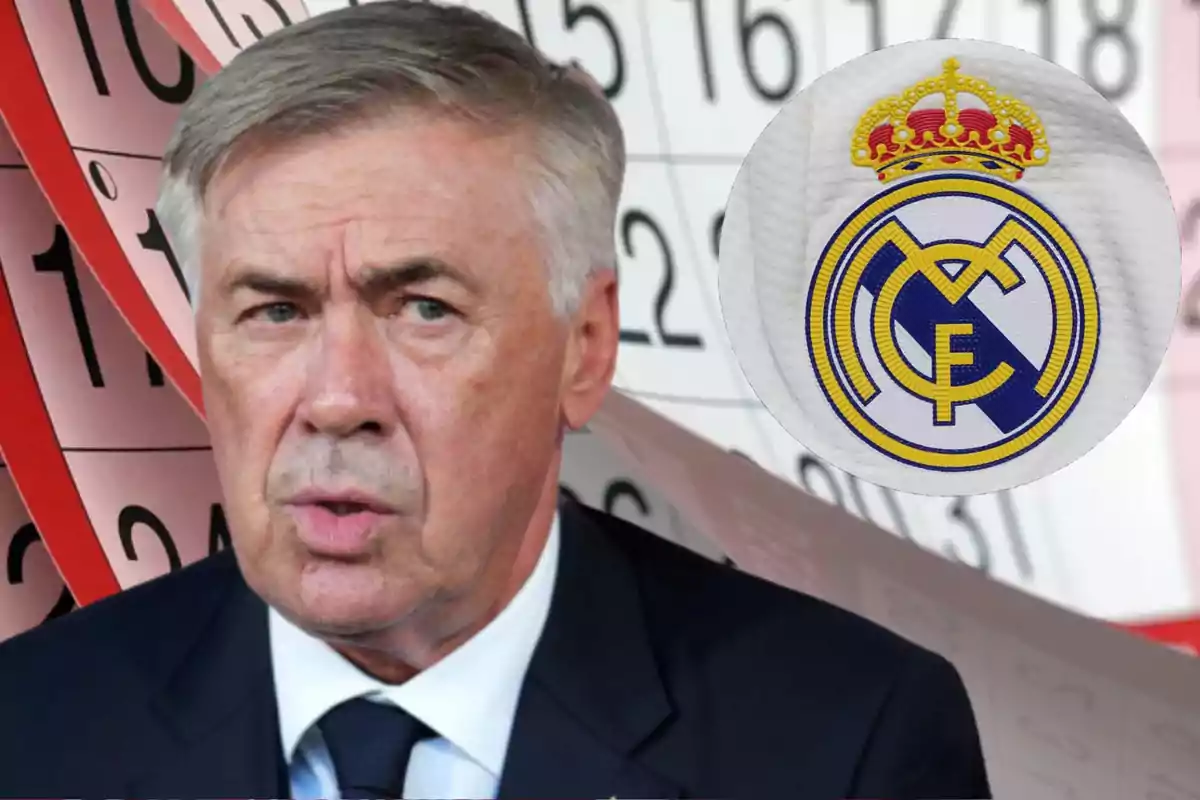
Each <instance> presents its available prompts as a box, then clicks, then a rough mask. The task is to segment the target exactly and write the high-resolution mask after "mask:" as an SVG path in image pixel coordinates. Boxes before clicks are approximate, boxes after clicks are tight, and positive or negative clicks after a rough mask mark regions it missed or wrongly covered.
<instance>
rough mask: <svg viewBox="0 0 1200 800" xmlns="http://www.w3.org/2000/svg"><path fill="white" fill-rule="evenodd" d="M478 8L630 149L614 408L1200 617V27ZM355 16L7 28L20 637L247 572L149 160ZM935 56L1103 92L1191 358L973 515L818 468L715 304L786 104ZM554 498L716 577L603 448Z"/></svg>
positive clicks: (521, 0) (955, 503) (1080, 8)
mask: <svg viewBox="0 0 1200 800" xmlns="http://www.w3.org/2000/svg"><path fill="white" fill-rule="evenodd" d="M467 4H468V5H470V6H471V7H473V8H476V9H478V10H481V11H484V12H486V13H488V14H491V15H492V16H494V17H495V18H496V19H498V20H500V21H501V22H503V23H505V24H507V25H509V26H511V27H512V28H514V29H515V30H518V31H520V32H521V33H522V34H524V35H525V36H526V37H527V38H528V39H529V40H530V41H532V42H534V43H535V44H536V45H537V46H538V47H539V48H541V49H542V50H543V51H544V52H546V53H547V54H548V55H549V56H550V57H552V58H554V59H556V60H561V61H577V62H578V63H579V64H580V65H582V66H583V67H584V68H585V69H587V70H588V71H589V72H590V73H592V74H593V75H594V76H595V77H596V78H597V80H598V81H599V82H600V83H601V84H602V85H603V86H604V87H605V91H606V93H607V94H608V96H609V97H610V98H611V100H612V102H613V104H614V105H615V107H616V109H617V111H618V112H619V114H620V116H621V119H622V121H623V123H624V127H625V132H626V137H627V148H628V152H629V168H628V173H627V181H626V188H625V192H624V196H623V199H622V204H621V212H620V216H619V219H618V225H617V229H616V231H615V235H616V242H617V247H618V252H619V255H620V259H621V260H620V281H621V290H620V292H621V298H620V299H621V309H622V318H623V319H622V324H623V332H622V343H621V351H620V361H619V366H618V376H617V386H618V388H619V389H620V390H621V391H622V392H624V393H626V394H627V395H628V396H630V397H632V398H634V399H635V400H637V401H639V402H640V403H642V404H644V405H646V406H648V407H649V408H651V409H652V410H654V411H656V412H658V413H660V414H662V415H664V416H666V417H668V418H670V419H671V420H673V421H675V422H676V423H678V424H680V425H682V426H683V427H685V428H687V429H689V430H690V431H692V432H694V433H696V434H698V435H699V436H702V437H704V438H707V439H709V440H711V441H713V442H715V443H716V444H718V445H720V446H722V447H724V448H727V449H730V450H733V451H736V452H738V453H740V454H741V455H744V456H745V457H747V458H749V459H751V460H753V461H754V462H756V463H757V464H758V465H760V466H761V467H762V468H764V469H766V470H769V471H771V472H773V473H775V474H777V475H778V476H780V477H782V478H784V479H786V480H788V481H791V482H793V483H795V484H796V485H798V486H799V487H800V488H802V489H803V490H805V491H807V492H809V493H812V494H814V495H816V496H818V497H820V498H822V499H824V500H826V501H827V502H829V503H832V504H835V505H837V506H839V507H841V508H842V509H844V510H845V511H846V512H847V513H849V514H852V515H855V516H858V517H861V518H864V519H867V520H869V521H871V522H873V523H875V524H876V525H878V526H880V527H882V528H885V529H887V530H889V531H891V532H892V533H894V534H895V535H896V536H898V537H902V538H904V539H907V540H909V541H911V542H913V543H914V544H915V545H916V546H919V547H921V548H925V549H927V550H929V551H932V552H936V553H938V554H940V555H942V556H944V557H945V558H947V559H951V560H956V561H961V562H964V563H966V564H969V565H971V566H972V567H975V568H977V569H979V570H980V571H982V572H984V573H985V574H987V575H988V576H990V577H992V578H994V579H995V580H997V581H1000V582H1003V583H1006V584H1009V585H1012V586H1015V587H1018V588H1020V589H1022V590H1025V591H1027V592H1029V593H1031V594H1033V595H1035V596H1038V597H1041V598H1043V599H1046V600H1049V601H1051V602H1054V603H1056V604H1060V605H1062V606H1065V607H1067V608H1069V609H1072V610H1075V611H1079V612H1081V613H1084V614H1087V615H1092V616H1096V617H1101V618H1104V619H1107V620H1112V621H1118V622H1133V621H1143V620H1145V621H1152V620H1160V619H1163V618H1169V617H1174V616H1177V615H1184V616H1186V615H1188V614H1190V613H1192V612H1193V611H1194V610H1195V609H1196V607H1197V605H1200V424H1198V423H1197V422H1196V420H1197V419H1198V418H1200V345H1198V344H1197V343H1198V342H1200V283H1197V281H1196V280H1195V279H1196V276H1195V271H1196V266H1197V261H1196V255H1195V246H1196V242H1195V239H1196V234H1197V232H1198V230H1200V228H1198V225H1200V4H1194V3H1192V2H1187V1H1186V0H469V2H467ZM345 5H347V0H307V2H302V1H301V0H144V1H141V0H0V66H3V68H4V74H5V76H6V77H5V80H6V81H7V82H8V84H9V85H8V86H6V87H4V88H0V113H2V114H3V116H4V121H5V123H6V126H7V130H8V132H9V134H11V139H12V141H9V140H8V139H7V138H5V137H4V134H3V132H2V131H0V138H2V139H4V140H3V141H0V210H3V213H4V217H3V221H2V222H0V268H2V270H3V273H2V274H3V278H4V281H3V288H4V289H5V292H4V295H5V296H3V297H0V301H2V302H0V357H2V358H3V363H4V365H5V370H6V383H7V385H6V388H5V390H4V392H3V393H2V394H3V396H2V397H0V416H2V417H3V419H2V420H0V451H3V454H4V457H5V461H6V463H7V465H8V472H7V473H6V475H5V478H4V483H3V484H0V558H4V559H5V566H6V570H5V572H4V573H3V574H0V638H2V637H5V636H10V635H13V634H15V633H17V632H19V631H21V630H24V629H26V628H28V627H31V626H33V625H36V624H38V623H39V622H40V621H42V620H43V619H47V618H49V617H53V616H57V615H59V614H62V613H67V612H69V610H70V609H71V608H72V607H74V605H75V601H74V600H72V596H74V598H76V600H78V601H79V602H87V601H89V600H91V599H95V598H96V597H99V596H102V595H103V594H106V593H108V592H111V591H114V590H116V589H118V588H121V587H128V586H130V585H133V584H135V583H138V582H140V581H143V580H146V579H148V578H150V577H153V576H155V575H159V574H162V573H163V572H165V571H167V570H169V569H175V568H179V567H181V566H183V565H185V564H187V563H190V562H192V561H194V560H196V559H198V558H201V557H203V556H204V555H206V554H207V553H210V552H213V551H214V550H216V549H218V548H221V547H224V546H227V544H228V534H227V531H226V530H225V529H224V521H223V516H222V514H221V510H220V506H219V490H218V487H217V483H216V479H215V475H214V474H213V469H212V466H211V460H210V458H209V455H208V451H207V444H206V434H205V431H204V428H203V424H202V422H201V421H200V419H199V417H198V416H197V415H196V414H195V413H194V411H193V408H195V407H198V405H199V394H198V389H197V382H196V377H195V372H194V364H195V348H194V341H193V340H192V336H193V334H192V331H191V327H190V315H189V313H190V312H189V311H188V306H187V299H186V297H185V295H184V290H183V288H182V285H181V281H180V280H179V277H178V268H177V265H175V263H174V259H173V256H172V255H171V253H170V251H169V248H167V246H166V243H165V239H164V238H163V235H162V231H161V228H160V227H159V226H158V222H157V220H156V219H155V217H154V215H153V213H152V212H151V211H150V209H151V207H152V205H153V199H154V192H155V182H156V178H157V158H158V157H159V156H160V155H161V153H162V150H163V147H164V145H165V143H166V140H167V136H168V135H169V131H170V126H171V124H172V122H173V120H174V118H175V116H176V114H177V113H178V109H179V106H180V104H181V103H182V102H184V101H186V99H187V98H188V97H189V96H190V94H191V92H192V91H193V90H194V88H195V86H196V85H198V84H199V83H200V82H201V81H202V80H203V79H204V75H205V73H206V72H210V71H211V70H213V69H215V68H216V67H217V65H218V64H219V63H221V62H223V61H226V60H228V59H229V58H231V57H232V56H233V55H234V54H236V52H237V51H238V50H239V49H240V48H242V47H245V46H246V45H248V44H249V43H251V42H253V41H254V40H255V39H256V38H257V37H259V36H261V35H264V34H265V33H268V32H270V31H271V30H274V29H276V28H279V27H281V26H283V25H286V24H291V23H294V22H296V21H299V20H301V19H304V18H306V17H308V16H310V15H315V14H319V13H324V12H326V11H330V10H332V9H334V8H338V7H342V6H345ZM931 37H953V38H975V39H988V40H993V41H997V42H1001V43H1004V44H1009V45H1014V46H1018V47H1021V48H1024V49H1027V50H1030V51H1032V52H1035V53H1038V54H1040V55H1042V56H1044V57H1045V58H1048V59H1051V60H1053V61H1056V62H1057V63H1059V64H1061V65H1063V66H1064V67H1066V68H1068V69H1070V70H1072V71H1074V72H1076V73H1078V74H1079V75H1081V76H1083V77H1084V78H1085V79H1086V80H1087V81H1088V82H1089V83H1091V85H1092V86H1094V87H1095V88H1096V89H1097V90H1098V91H1100V92H1101V93H1102V94H1104V95H1105V96H1106V97H1108V98H1109V99H1110V100H1111V101H1112V102H1113V103H1114V104H1116V106H1117V107H1118V108H1119V109H1120V110H1121V111H1122V112H1123V113H1124V114H1125V115H1126V116H1127V117H1128V118H1129V119H1130V121H1131V122H1132V123H1133V124H1134V125H1135V126H1136V127H1137V129H1138V130H1139V131H1140V132H1141V135H1142V136H1143V137H1144V138H1145V140H1146V141H1147V142H1148V143H1149V145H1150V146H1151V148H1152V149H1153V150H1154V152H1155V153H1156V155H1157V156H1158V159H1159V163H1160V164H1161V166H1162V169H1163V172H1164V174H1165V175H1166V177H1167V180H1168V183H1169V185H1170V191H1171V195H1172V197H1173V199H1174V202H1175V206H1176V210H1177V213H1178V217H1179V220H1180V230H1181V236H1182V241H1183V246H1184V274H1183V278H1184V291H1183V295H1182V297H1183V300H1182V305H1181V309H1180V314H1179V317H1178V326H1177V330H1176V334H1175V338H1174V340H1173V343H1172V347H1171V350H1170V352H1169V354H1168V357H1167V360H1166V362H1165V363H1164V366H1163V368H1162V370H1161V371H1160V374H1159V376H1158V378H1157V379H1156V381H1155V383H1154V385H1153V386H1152V388H1151V389H1150V391H1149V392H1148V393H1147V395H1146V396H1145V398H1144V399H1143V400H1142V401H1141V403H1140V404H1139V405H1138V407H1137V409H1136V410H1135V411H1134V412H1133V414H1132V415H1131V416H1130V417H1129V418H1128V420H1127V421H1126V422H1125V423H1124V424H1123V425H1122V426H1121V427H1120V428H1119V429H1118V430H1117V431H1116V432H1115V433H1114V434H1113V435H1112V436H1111V437H1110V438H1109V439H1108V440H1106V441H1105V442H1104V443H1103V444H1101V445H1100V446H1099V447H1097V448H1096V449H1095V450H1094V451H1092V452H1091V453H1090V454H1088V455H1087V456H1086V457H1085V458H1083V459H1081V460H1080V461H1079V462H1077V463H1076V464H1074V465H1072V466H1071V467H1069V468H1067V469H1065V470H1063V471H1062V472H1060V473H1059V474H1056V475H1054V476H1052V477H1050V478H1048V479H1045V480H1042V481H1039V482H1037V483H1035V484H1031V485H1028V486H1024V487H1020V488H1018V489H1015V490H1012V491H1007V492H1000V493H997V494H994V495H985V496H977V497H970V498H935V497H923V496H911V495H905V494H901V493H896V492H893V491H890V490H885V489H880V488H879V487H877V486H874V485H871V484H867V483H865V482H861V481H858V480H856V479H855V478H853V477H852V476H849V475H846V474H844V473H842V472H840V471H838V470H837V469H834V468H832V467H830V466H829V465H827V464H825V463H823V462H822V461H821V460H819V459H817V458H815V457H813V456H812V455H811V454H809V453H808V452H806V451H805V450H804V448H803V447H801V446H800V445H799V444H798V443H796V442H795V441H794V440H793V439H791V437H790V436H788V435H787V434H786V433H785V432H784V431H783V430H782V428H781V427H780V426H779V425H778V424H777V423H776V422H775V421H774V420H773V418H772V417H771V415H770V414H769V413H768V412H767V411H766V410H765V409H764V408H763V406H762V405H761V403H759V402H758V400H757V399H756V398H755V395H754V393H753V392H752V391H751V389H750V388H749V386H748V385H747V383H746V381H745V379H744V378H743V377H742V374H741V372H740V370H739V368H738V365H737V363H736V361H735V359H734V356H733V354H732V352H731V349H730V346H729V343H728V341H727V338H726V336H725V332H724V326H723V324H722V321H721V310H720V305H719V302H718V297H717V283H716V275H717V260H716V250H717V243H718V241H719V232H720V226H721V221H722V208H723V205H724V203H725V199H726V196H727V194H728V192H729V190H730V188H731V186H732V184H733V180H734V177H735V175H736V173H737V170H738V167H739V164H740V163H741V160H742V158H743V157H744V156H745V154H746V153H747V152H748V151H749V149H750V147H751V145H752V144H753V142H754V140H755V138H756V137H757V136H758V134H759V132H760V131H761V130H762V129H763V128H764V127H765V126H766V125H767V123H768V122H769V121H770V120H771V118H772V117H773V115H774V114H775V113H776V112H777V110H778V109H779V107H780V104H781V103H783V102H786V100H787V99H788V98H789V97H791V96H793V95H794V94H795V93H797V92H798V91H800V90H801V89H803V88H804V87H805V86H806V85H807V84H809V83H811V82H812V81H813V80H814V79H816V78H817V77H819V76H820V75H822V74H823V73H825V72H828V71H829V70H832V69H834V68H836V67H837V66H838V65H839V64H842V63H844V62H846V61H848V60H850V59H852V58H854V57H856V56H858V55H860V54H862V53H865V52H869V51H871V50H874V49H878V48H880V47H885V46H888V45H891V44H896V43H900V42H904V41H911V40H915V39H923V38H931ZM14 143H15V145H16V146H14ZM563 481H564V485H565V486H566V487H567V488H568V490H569V491H571V492H573V493H575V494H576V495H577V496H579V497H580V498H581V499H583V500H585V501H586V502H588V503H591V504H594V505H597V506H600V507H605V508H608V509H610V510H612V511H613V512H614V513H617V514H620V515H621V516H624V517H627V518H629V519H631V520H633V521H635V522H638V523H640V524H643V525H645V526H647V527H650V528H651V529H654V530H656V531H657V532H659V533H662V534H663V535H666V536H669V537H672V538H676V539H678V540H680V541H683V542H685V543H687V544H689V545H690V546H693V547H696V548H697V549H700V550H701V551H703V552H706V553H707V554H709V555H711V556H713V557H714V558H722V557H723V554H722V553H721V552H719V550H718V549H717V548H716V546H715V545H714V544H713V543H712V542H708V541H704V540H702V539H701V538H699V535H698V534H695V533H694V532H692V531H690V530H688V529H687V527H686V526H685V525H684V524H683V523H682V522H681V521H680V520H679V519H678V515H676V514H675V513H674V512H673V510H672V509H671V508H670V507H669V506H667V505H666V504H665V503H663V502H662V501H661V498H660V497H658V496H657V495H656V493H655V491H654V489H653V487H651V486H649V485H647V484H645V483H644V482H643V481H642V480H641V479H639V478H635V477H633V476H632V475H630V474H629V473H628V471H627V469H626V465H625V464H624V463H623V462H622V461H621V460H620V459H619V458H617V457H616V456H614V455H613V454H612V453H611V452H608V451H607V450H606V448H605V444H604V442H602V441H599V440H598V438H597V437H595V436H593V435H592V434H589V433H587V432H583V433H580V434H576V435H573V436H572V437H570V439H569V443H568V458H567V464H566V467H565V471H564V476H563ZM43 545H44V546H43ZM47 550H48V551H49V553H52V554H53V559H51V558H50V557H49V555H48V553H47ZM64 579H65V581H66V585H69V586H70V589H69V590H67V589H66V588H65V587H64Z"/></svg>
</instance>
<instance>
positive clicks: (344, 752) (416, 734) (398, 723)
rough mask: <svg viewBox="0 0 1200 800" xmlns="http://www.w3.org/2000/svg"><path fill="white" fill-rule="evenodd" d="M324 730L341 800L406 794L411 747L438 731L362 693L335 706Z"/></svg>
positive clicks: (403, 711)
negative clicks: (405, 786)
mask: <svg viewBox="0 0 1200 800" xmlns="http://www.w3.org/2000/svg"><path fill="white" fill-rule="evenodd" d="M320 728H321V735H322V736H323V737H324V739H325V746H326V747H328V748H329V756H330V758H332V759H333V768H334V771H335V772H336V773H337V779H338V787H339V788H340V789H341V795H342V798H343V800H352V799H353V798H372V799H377V798H399V797H402V796H403V794H404V778H405V775H406V774H407V772H408V758H409V755H410V754H411V753H412V749H413V746H414V745H415V744H416V743H417V742H418V741H420V740H421V739H425V738H430V737H432V736H433V735H434V733H433V731H431V730H430V729H429V728H428V727H427V726H426V725H425V724H424V723H422V722H421V721H420V720H418V719H416V718H415V717H413V716H412V715H411V714H409V713H408V712H407V711H405V710H404V709H402V708H398V707H397V706H394V705H389V704H384V703H376V702H374V701H372V700H367V699H366V698H362V697H359V698H355V699H353V700H348V701H346V702H345V703H342V704H341V705H338V706H335V707H334V708H332V709H331V710H330V711H329V712H328V713H327V714H326V715H325V716H324V717H322V718H321V722H320Z"/></svg>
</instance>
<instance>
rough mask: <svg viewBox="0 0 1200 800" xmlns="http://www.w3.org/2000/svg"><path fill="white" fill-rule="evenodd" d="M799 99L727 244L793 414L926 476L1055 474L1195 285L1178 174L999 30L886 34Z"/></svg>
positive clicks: (1134, 382) (728, 301)
mask: <svg viewBox="0 0 1200 800" xmlns="http://www.w3.org/2000/svg"><path fill="white" fill-rule="evenodd" d="M860 62H863V63H860ZM971 64H974V65H976V66H977V68H975V69H971V68H969V66H970V65H971ZM918 66H921V67H923V70H921V71H918V69H917V67H918ZM906 73H907V74H909V75H911V76H912V79H910V80H909V81H908V82H907V83H906V84H904V85H902V86H895V87H894V88H892V89H891V90H890V91H887V92H881V91H878V89H874V88H873V87H877V86H880V85H888V84H892V85H894V84H895V82H896V81H895V79H896V77H898V76H899V75H902V74H906ZM1022 89H1026V90H1027V91H1026V92H1022V91H1021V90H1022ZM801 97H802V98H804V100H805V101H806V102H802V101H801V99H800V98H797V100H794V101H793V103H792V104H790V105H789V106H788V107H787V108H785V109H784V111H783V112H781V113H780V115H779V118H778V119H777V120H776V121H775V122H774V123H772V125H771V126H770V127H769V128H768V129H767V131H766V132H764V134H763V136H762V138H760V140H759V142H758V143H756V145H755V148H754V149H753V150H752V151H751V155H750V156H749V157H748V158H747V161H746V163H745V164H744V165H743V168H742V171H741V172H740V173H739V176H738V179H737V182H736V184H735V188H734V192H733V194H732V196H731V198H730V207H729V208H728V209H727V211H726V221H725V228H724V234H723V236H724V238H723V239H722V243H721V254H722V258H721V275H720V280H721V297H722V306H723V313H724V315H725V317H726V324H727V328H728V329H729V333H730V338H731V340H732V341H733V343H734V347H735V350H736V352H737V355H738V358H739V361H740V363H741V364H742V367H743V370H744V371H745V372H746V375H747V377H748V379H749V380H750V383H751V385H752V386H753V387H754V389H755V390H756V392H758V394H759V396H760V397H761V398H762V399H763V401H764V403H765V405H766V406H767V408H768V409H769V410H770V411H771V412H772V413H774V414H775V416H776V417H777V418H778V419H779V421H780V423H781V424H783V426H784V427H785V428H786V429H787V430H788V431H789V432H790V433H792V435H793V436H795V437H796V438H797V439H798V440H800V442H801V443H803V444H804V445H806V446H808V447H810V448H811V449H813V450H814V451H816V452H817V454H818V455H821V456H822V457H824V458H826V459H828V460H830V461H832V462H833V463H835V464H837V465H838V466H840V467H842V468H844V469H846V470H847V471H850V472H854V473H856V474H858V475H860V476H861V477H863V478H866V479H869V480H873V481H875V482H878V483H881V484H885V485H889V486H892V487H894V488H898V489H902V490H907V491H915V492H921V493H929V494H970V493H976V492H982V491H991V490H995V489H1001V488H1008V487H1010V486H1013V485H1017V484H1020V483H1024V482H1026V481H1029V480H1032V479H1034V478H1038V477H1042V476H1044V475H1046V474H1049V473H1050V472H1052V471H1054V470H1056V469H1059V468H1061V467H1063V466H1065V465H1066V464H1068V463H1070V461H1071V460H1073V459H1074V458H1077V457H1079V456H1080V455H1082V454H1083V453H1084V452H1086V451H1087V450H1088V449H1090V448H1091V447H1092V446H1094V445H1095V444H1096V443H1097V442H1099V441H1100V440H1101V439H1102V438H1103V437H1104V436H1105V435H1107V434H1108V433H1109V432H1111V430H1112V429H1113V428H1114V427H1116V425H1117V424H1118V423H1119V422H1120V421H1121V418H1123V417H1124V415H1125V414H1127V413H1128V412H1129V410H1130V409H1131V408H1132V407H1133V405H1134V403H1135V402H1136V401H1137V399H1138V398H1139V397H1140V396H1141V394H1142V393H1143V392H1144V391H1145V389H1146V387H1147V386H1148V384H1149V382H1150V379H1151V377H1152V376H1153V374H1154V371H1155V370H1156V369H1157V366H1158V363H1159V361H1160V360H1161V358H1162V356H1163V353H1164V351H1165V348H1166V343H1167V338H1168V337H1169V332H1170V329H1171V320H1172V318H1173V316H1174V313H1175V310H1176V305H1177V302H1178V284H1179V243H1178V237H1177V235H1176V233H1175V226H1174V218H1173V211H1172V208H1171V204H1170V199H1169V196H1168V195H1167V193H1166V188H1165V184H1164V183H1163V180H1162V177H1161V174H1160V173H1159V172H1158V169H1157V165H1156V164H1155V163H1154V161H1153V159H1152V158H1151V157H1150V155H1149V152H1148V151H1147V150H1146V148H1145V145H1144V143H1142V141H1141V139H1140V138H1138V137H1137V134H1136V133H1134V132H1133V131H1132V128H1131V127H1130V126H1129V125H1128V123H1126V122H1125V120H1124V119H1123V118H1122V117H1121V116H1120V113H1119V112H1118V111H1116V109H1114V108H1113V107H1111V106H1110V105H1109V104H1108V103H1107V101H1105V100H1104V99H1103V98H1101V97H1100V96H1099V95H1098V94H1096V93H1095V92H1093V91H1092V90H1091V89H1090V88H1089V87H1087V86H1086V84H1084V83H1083V82H1082V81H1081V80H1080V79H1079V78H1077V77H1075V76H1074V75H1072V74H1070V73H1068V72H1067V71H1066V70H1064V69H1062V68H1060V67H1057V66H1055V65H1053V64H1051V63H1049V62H1045V61H1043V60H1041V59H1039V58H1037V57H1036V56H1033V55H1031V54H1028V53H1025V52H1023V51H1017V50H1014V49H1012V48H1008V47H1003V46H1000V45H992V44H988V43H984V42H955V41H938V42H917V43H911V44H907V45H901V46H898V47H894V48H889V49H888V50H885V51H880V52H878V53H874V54H870V55H868V56H864V57H863V58H861V59H858V60H857V61H856V62H851V64H848V65H846V66H844V67H842V68H840V69H839V70H836V71H835V72H833V73H831V74H829V75H827V76H825V77H823V78H821V79H820V80H818V81H817V82H816V83H815V84H813V86H811V87H809V89H807V90H805V92H803V93H802V96H801ZM834 97H836V98H838V100H837V102H830V103H828V104H827V101H828V100H833V98H834ZM854 106H857V107H856V108H855V107H854ZM848 107H849V108H848ZM853 113H856V114H857V118H856V119H855V118H852V117H851V114H853ZM1072 115H1077V116H1078V117H1079V118H1078V119H1072V118H1071V117H1072ZM852 119H853V122H851V120H852ZM839 127H840V128H841V130H842V136H843V138H842V142H841V145H840V146H839V147H836V149H835V148H834V146H833V143H834V135H835V133H836V129H837V128H839ZM789 134H790V135H791V136H792V141H787V139H788V136H789ZM835 160H836V161H840V164H839V163H835ZM1089 162H1090V163H1089ZM872 173H873V174H872ZM1039 173H1040V174H1039ZM1122 173H1124V174H1123V175H1122ZM1119 178H1124V180H1120V179H1119ZM785 215H786V216H790V217H791V218H792V220H793V225H792V227H790V228H789V227H787V224H786V222H785V221H784V219H782V218H781V217H783V216H785ZM1102 332H1103V335H1102ZM1105 369H1108V370H1123V371H1124V374H1123V375H1116V376H1114V375H1113V374H1111V373H1105V372H1103V370H1105ZM1077 417H1079V418H1080V419H1076V418H1077Z"/></svg>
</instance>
